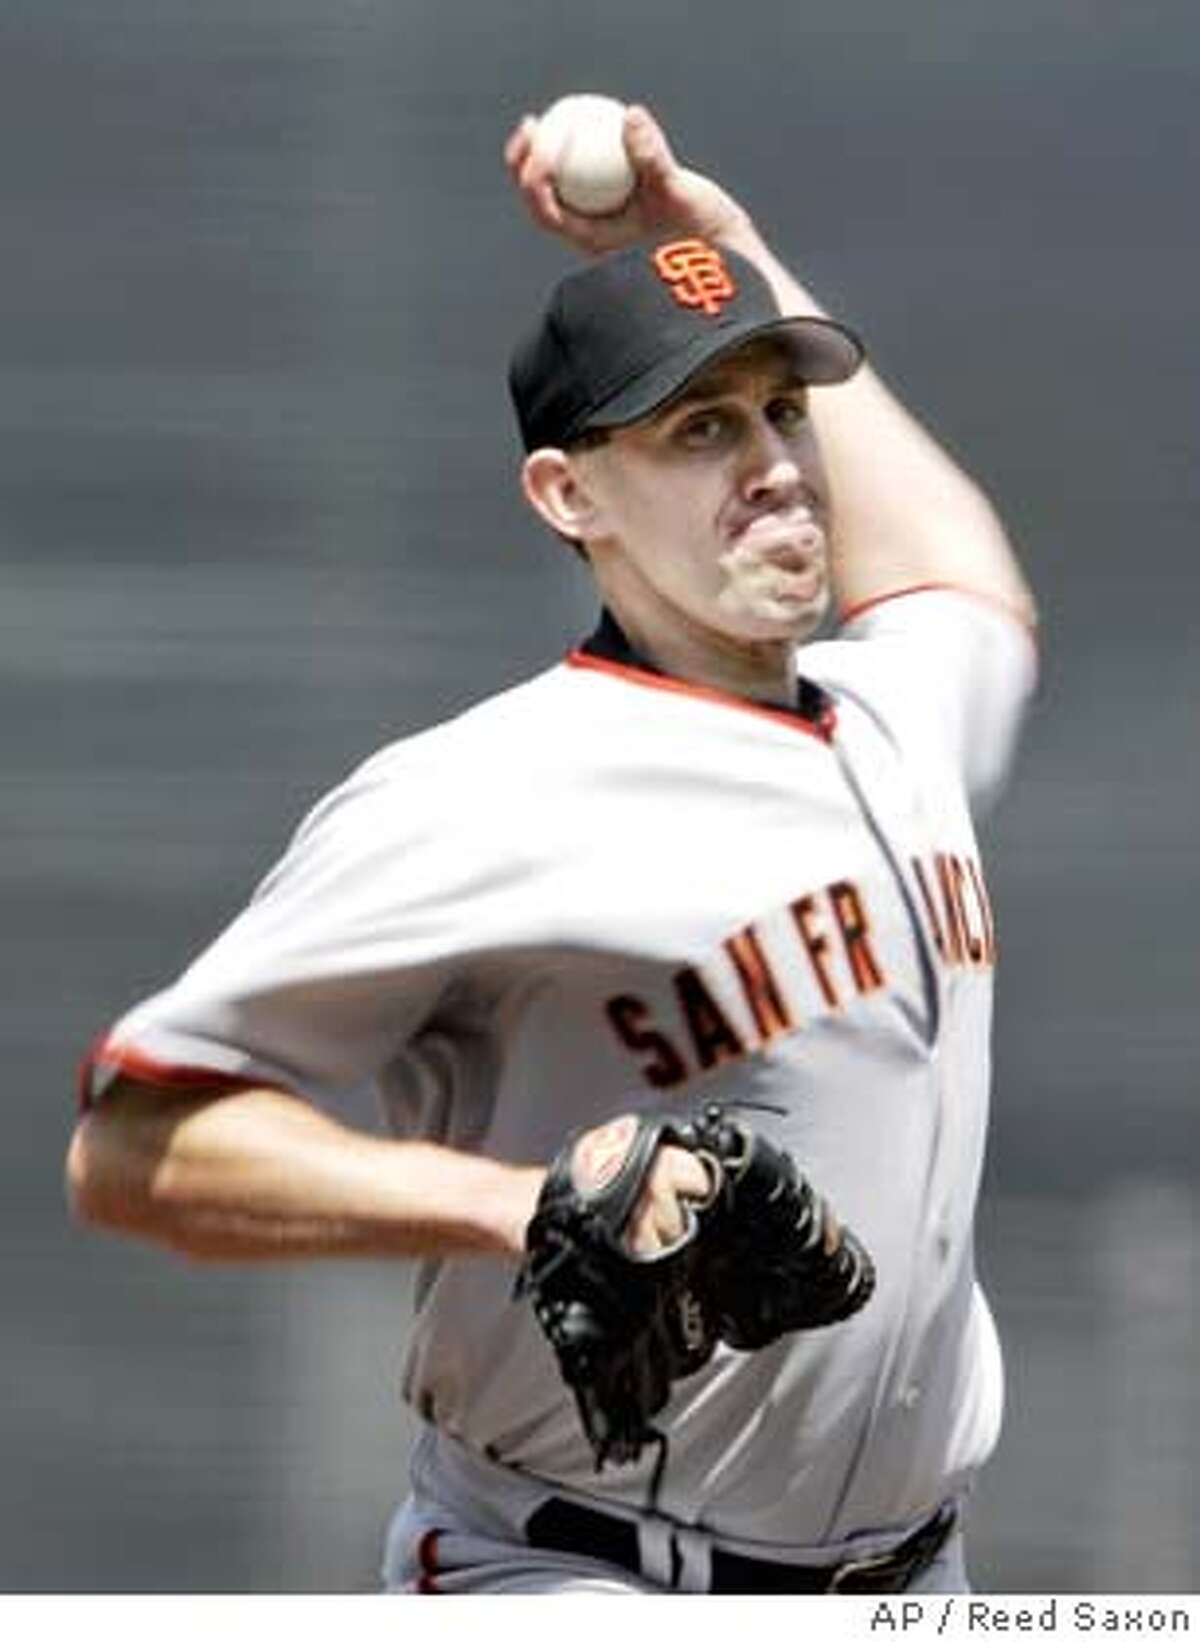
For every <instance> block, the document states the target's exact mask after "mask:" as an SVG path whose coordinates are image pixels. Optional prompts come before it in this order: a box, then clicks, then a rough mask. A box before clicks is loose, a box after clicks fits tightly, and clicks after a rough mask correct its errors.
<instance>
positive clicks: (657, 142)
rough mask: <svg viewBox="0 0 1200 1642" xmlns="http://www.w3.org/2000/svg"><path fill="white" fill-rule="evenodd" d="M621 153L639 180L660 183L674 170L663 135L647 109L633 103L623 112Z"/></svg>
mask: <svg viewBox="0 0 1200 1642" xmlns="http://www.w3.org/2000/svg"><path fill="white" fill-rule="evenodd" d="M621 135H622V138H623V140H624V143H625V152H626V153H627V154H628V155H629V159H630V162H631V163H632V165H633V168H634V170H635V171H636V172H637V173H638V175H639V177H650V178H653V180H654V181H656V182H661V181H663V179H664V178H665V177H667V176H669V175H670V173H671V172H672V171H673V170H675V168H676V160H675V156H674V154H673V153H672V152H671V145H670V143H669V142H668V141H667V136H666V133H665V132H664V130H663V128H662V126H660V125H659V123H658V121H657V120H656V119H655V118H654V116H653V114H651V112H650V110H649V109H648V108H644V107H643V106H642V104H641V103H633V104H631V105H630V107H629V108H627V109H626V111H625V124H624V126H623V128H622V133H621Z"/></svg>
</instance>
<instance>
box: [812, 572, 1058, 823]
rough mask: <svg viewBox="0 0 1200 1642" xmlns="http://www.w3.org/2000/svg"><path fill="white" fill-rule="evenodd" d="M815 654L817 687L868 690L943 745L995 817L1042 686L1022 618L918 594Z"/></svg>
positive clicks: (877, 608)
mask: <svg viewBox="0 0 1200 1642" xmlns="http://www.w3.org/2000/svg"><path fill="white" fill-rule="evenodd" d="M813 650H814V652H816V654H817V657H818V665H817V667H816V669H815V672H814V676H815V677H816V678H817V682H818V683H820V682H825V681H826V680H827V681H828V682H829V683H830V684H832V685H833V686H834V687H837V686H839V685H840V686H842V687H843V688H846V689H848V690H850V691H851V692H852V693H853V692H855V691H856V690H859V689H861V691H862V692H863V694H864V696H866V697H868V698H869V701H870V704H871V705H872V707H873V709H874V710H875V711H876V712H878V713H879V714H880V715H881V716H884V717H889V718H891V719H892V720H893V721H895V720H899V719H904V720H906V721H907V724H906V728H908V729H909V730H910V731H913V732H915V733H920V734H921V735H922V736H930V737H932V738H933V739H935V740H936V741H937V742H938V743H939V745H940V747H941V749H942V751H943V753H944V754H945V755H946V756H948V757H949V759H950V760H951V762H952V763H953V764H954V765H955V767H956V768H957V769H958V770H959V772H960V774H961V776H962V779H963V783H964V786H965V788H966V792H967V795H968V797H969V798H970V800H971V803H972V807H973V808H974V809H976V810H977V811H978V810H982V809H986V807H987V806H988V804H989V803H990V802H991V801H992V800H993V799H994V797H995V796H996V794H997V793H998V791H999V790H1000V788H1001V787H1002V785H1003V783H1004V780H1005V777H1006V776H1007V773H1008V770H1009V767H1010V765H1011V762H1012V757H1013V754H1014V751H1015V749H1016V745H1017V741H1018V736H1019V732H1020V728H1021V725H1022V722H1023V720H1024V717H1025V712H1026V709H1027V707H1028V705H1029V702H1030V699H1031V698H1032V695H1033V692H1034V689H1035V687H1036V683H1037V649H1036V645H1035V641H1034V635H1033V632H1032V630H1031V629H1030V628H1029V627H1028V626H1027V625H1026V624H1025V623H1024V622H1023V621H1021V620H1020V619H1019V618H1018V617H1017V615H1016V614H1015V613H1014V612H1012V611H1010V610H1008V609H1007V608H1006V607H1005V606H1003V605H1001V604H999V603H997V602H995V601H993V600H991V599H988V598H984V597H981V596H980V595H978V594H975V593H970V592H967V591H962V590H959V589H956V588H949V587H932V588H914V589H912V590H910V591H906V592H902V593H897V594H892V595H890V596H888V597H886V598H883V599H879V600H876V601H874V602H872V603H870V604H868V605H863V606H860V607H859V608H858V609H856V610H853V611H850V612H848V613H847V615H846V616H845V617H844V618H843V622H842V626H841V628H840V630H839V633H838V637H837V639H836V640H835V641H833V643H831V644H829V645H825V644H819V645H816V646H814V647H813ZM823 669H824V671H825V678H824V679H823V678H822V676H821V674H822V670H823ZM804 670H805V671H807V670H808V668H807V665H805V669H804Z"/></svg>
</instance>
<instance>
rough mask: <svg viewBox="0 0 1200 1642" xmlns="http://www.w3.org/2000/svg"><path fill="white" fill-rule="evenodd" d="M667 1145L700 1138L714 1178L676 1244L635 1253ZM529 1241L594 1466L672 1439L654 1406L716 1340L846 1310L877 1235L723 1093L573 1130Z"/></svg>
mask: <svg viewBox="0 0 1200 1642" xmlns="http://www.w3.org/2000/svg"><path fill="white" fill-rule="evenodd" d="M665 1145H672V1146H681V1147H683V1148H685V1149H686V1150H689V1151H692V1152H695V1153H696V1154H697V1155H698V1156H699V1157H700V1158H701V1160H702V1161H703V1162H704V1163H705V1165H706V1167H707V1169H708V1172H709V1177H710V1181H711V1190H710V1192H709V1194H708V1196H707V1197H706V1198H705V1199H704V1201H703V1202H699V1203H696V1204H685V1205H684V1210H685V1230H684V1233H683V1236H682V1237H681V1238H680V1239H679V1240H678V1241H677V1242H676V1243H674V1244H672V1245H671V1247H669V1248H667V1249H664V1250H662V1251H661V1252H659V1253H658V1254H655V1255H653V1256H649V1257H647V1256H638V1255H636V1254H633V1253H631V1252H630V1251H629V1249H628V1248H627V1246H626V1244H625V1241H624V1238H625V1232H626V1229H627V1226H628V1222H629V1218H630V1215H631V1214H632V1211H633V1208H634V1205H635V1204H636V1203H637V1200H638V1198H639V1196H640V1195H641V1191H642V1187H643V1185H644V1184H645V1181H646V1176H647V1174H648V1173H649V1171H650V1167H651V1165H652V1164H653V1162H654V1158H655V1156H656V1154H657V1152H658V1149H659V1148H660V1147H661V1146H665ZM525 1247H526V1258H525V1262H524V1264H523V1266H522V1268H521V1272H520V1275H519V1277H518V1280H517V1294H518V1295H523V1294H528V1295H529V1296H530V1297H531V1299H532V1301H533V1307H534V1311H535V1313H536V1315H537V1318H538V1321H539V1322H540V1324H541V1326H542V1329H543V1330H544V1332H545V1334H546V1336H547V1338H548V1339H549V1341H550V1343H551V1345H552V1346H553V1348H554V1351H555V1354H556V1356H557V1358H558V1365H559V1369H560V1371H561V1373H562V1377H563V1379H564V1380H565V1382H566V1383H567V1385H569V1386H570V1387H571V1390H572V1391H573V1392H574V1394H575V1399H576V1402H577V1404H578V1407H579V1413H580V1418H581V1419H582V1421H583V1428H584V1431H585V1432H586V1434H587V1437H588V1440H589V1442H590V1443H591V1446H592V1450H593V1452H594V1454H595V1456H596V1468H597V1470H599V1469H600V1468H601V1466H603V1464H604V1462H605V1461H606V1460H612V1461H613V1462H614V1463H616V1464H623V1463H626V1462H628V1461H631V1460H635V1459H637V1458H638V1456H639V1455H640V1453H641V1451H642V1448H643V1447H644V1446H645V1445H646V1444H647V1443H651V1442H654V1443H658V1444H660V1447H661V1445H662V1442H663V1439H662V1435H661V1433H659V1432H658V1431H656V1430H655V1428H654V1426H653V1423H652V1422H653V1419H654V1417H655V1415H656V1414H658V1413H660V1412H661V1410H662V1409H663V1408H664V1407H665V1406H666V1403H667V1400H668V1398H669V1397H670V1394H671V1386H672V1385H673V1383H674V1382H675V1381H676V1380H680V1379H683V1378H685V1377H686V1376H687V1375H689V1374H694V1373H695V1372H696V1371H697V1369H700V1368H702V1367H703V1366H704V1364H705V1363H707V1362H708V1360H709V1358H710V1357H711V1356H712V1354H713V1352H714V1350H715V1349H716V1346H717V1343H718V1341H719V1340H723V1341H724V1342H725V1343H726V1344H727V1345H730V1346H733V1347H735V1348H736V1349H738V1350H742V1351H751V1350H756V1349H758V1348H759V1347H761V1346H764V1345H768V1344H770V1342H771V1341H772V1340H776V1339H778V1338H779V1337H780V1335H782V1334H785V1333H788V1332H790V1331H791V1330H794V1329H811V1328H822V1327H825V1326H826V1325H827V1324H830V1323H836V1322H841V1321H842V1320H843V1319H844V1318H847V1317H850V1316H852V1315H853V1314H854V1313H855V1312H856V1311H858V1310H859V1308H860V1307H861V1306H863V1305H865V1304H866V1302H867V1300H868V1299H869V1298H870V1295H871V1291H872V1289H873V1287H874V1269H873V1267H872V1265H871V1261H870V1259H869V1257H868V1255H867V1253H866V1251H865V1249H864V1248H863V1247H862V1245H861V1244H860V1243H859V1242H858V1240H857V1239H856V1238H855V1237H854V1236H853V1235H852V1234H851V1233H850V1232H849V1231H847V1230H845V1229H844V1228H841V1227H839V1225H838V1223H837V1221H836V1219H835V1218H834V1216H833V1214H832V1212H831V1211H830V1209H829V1208H828V1206H827V1205H826V1203H825V1202H824V1200H823V1199H822V1198H820V1197H819V1196H818V1195H817V1193H816V1192H814V1191H813V1189H812V1187H811V1186H810V1185H809V1184H808V1182H807V1181H806V1180H805V1179H804V1178H803V1176H802V1175H801V1174H800V1173H799V1171H798V1170H797V1168H796V1165H795V1164H794V1162H793V1161H792V1159H791V1157H790V1156H789V1155H788V1154H787V1153H786V1152H784V1151H782V1150H781V1149H780V1148H779V1147H777V1146H774V1145H772V1144H771V1143H770V1142H769V1141H767V1140H765V1139H764V1138H763V1137H762V1136H761V1135H758V1134H756V1133H755V1132H754V1131H753V1130H751V1129H750V1128H749V1127H748V1126H747V1125H745V1124H743V1123H740V1122H736V1121H734V1120H733V1119H731V1118H730V1117H729V1116H728V1115H727V1113H726V1110H725V1108H723V1107H721V1106H718V1105H709V1106H706V1107H705V1108H704V1109H703V1110H702V1111H701V1112H700V1113H699V1114H698V1115H697V1116H693V1117H691V1118H687V1117H683V1116H676V1115H674V1114H671V1115H661V1114H659V1115H643V1116H634V1115H632V1114H629V1115H626V1116H625V1117H622V1118H618V1119H616V1120H615V1121H614V1122H613V1123H610V1124H606V1125H604V1126H603V1127H602V1128H599V1129H593V1130H589V1131H587V1132H586V1133H584V1134H582V1135H579V1134H576V1135H573V1136H572V1137H570V1138H569V1139H568V1141H567V1144H566V1145H565V1146H564V1147H563V1149H562V1151H561V1152H560V1153H559V1154H558V1156H557V1157H556V1158H555V1160H554V1162H553V1163H552V1164H551V1166H550V1170H549V1173H548V1174H547V1176H546V1180H545V1182H544V1183H543V1186H542V1191H541V1195H540V1197H539V1199H538V1206H537V1210H536V1212H535V1214H534V1216H533V1218H532V1220H531V1221H530V1223H529V1227H528V1229H527V1232H526V1238H525ZM660 1458H661V1454H660Z"/></svg>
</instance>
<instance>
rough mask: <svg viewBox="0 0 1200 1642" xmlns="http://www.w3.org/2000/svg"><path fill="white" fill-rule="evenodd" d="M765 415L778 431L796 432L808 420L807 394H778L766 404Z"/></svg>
mask: <svg viewBox="0 0 1200 1642" xmlns="http://www.w3.org/2000/svg"><path fill="white" fill-rule="evenodd" d="M767 415H768V417H769V418H770V420H771V422H772V424H773V425H774V426H775V427H777V428H778V429H779V431H780V433H785V434H786V433H796V432H798V431H799V429H800V428H802V427H803V426H804V424H805V423H806V422H807V421H808V398H807V395H805V394H802V393H789V394H780V396H779V397H778V398H777V399H772V400H771V402H770V404H769V405H768V406H767Z"/></svg>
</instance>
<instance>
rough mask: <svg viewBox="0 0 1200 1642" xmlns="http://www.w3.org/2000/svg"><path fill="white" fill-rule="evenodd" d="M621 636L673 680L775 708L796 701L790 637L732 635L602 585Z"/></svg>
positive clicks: (793, 649) (794, 650)
mask: <svg viewBox="0 0 1200 1642" xmlns="http://www.w3.org/2000/svg"><path fill="white" fill-rule="evenodd" d="M602 591H604V594H605V603H606V604H607V605H608V608H609V609H610V610H611V611H612V613H613V615H614V617H615V618H616V620H617V622H618V624H619V625H620V627H621V630H622V632H623V633H624V634H625V637H626V638H627V639H628V640H629V642H630V644H632V645H633V647H634V649H635V650H637V651H638V652H639V654H640V655H643V656H645V658H646V660H647V661H649V662H651V663H652V664H653V665H654V666H655V667H658V668H660V669H661V670H662V672H664V673H668V674H670V675H671V677H673V678H679V679H683V680H685V681H686V682H687V683H689V684H703V685H706V686H707V687H708V688H709V689H713V690H723V691H724V692H725V693H726V694H728V695H735V696H742V697H744V698H745V699H746V700H748V701H760V702H765V703H769V704H770V705H772V706H777V707H790V706H792V705H793V704H794V703H795V700H796V662H795V656H796V645H795V643H794V641H793V640H791V639H764V640H761V641H754V640H746V639H733V638H730V637H729V635H728V634H725V633H721V632H717V631H715V630H714V629H712V628H710V627H705V626H702V625H701V624H700V623H699V622H696V621H694V620H692V619H691V618H690V617H689V616H687V615H685V614H684V613H683V612H681V611H679V610H676V609H674V608H672V609H671V610H670V611H669V612H667V611H665V610H664V609H663V607H662V605H661V604H658V605H647V604H644V603H642V602H640V601H639V602H638V603H636V604H635V603H632V602H630V601H629V600H626V599H623V598H622V597H621V594H620V592H619V591H618V590H617V589H602Z"/></svg>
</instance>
